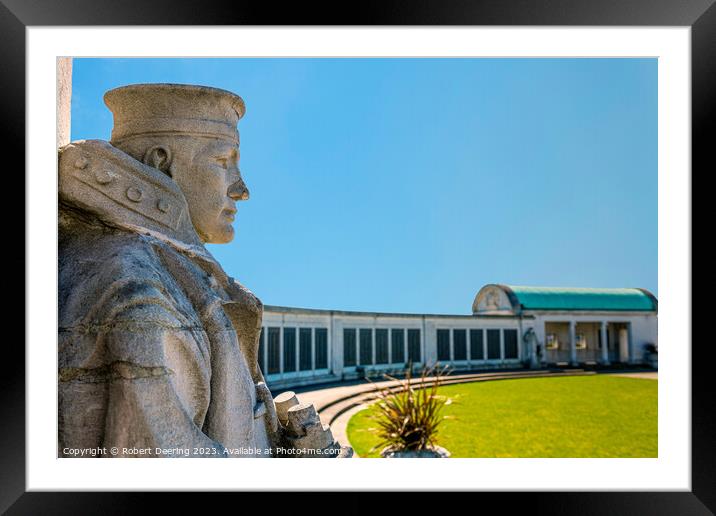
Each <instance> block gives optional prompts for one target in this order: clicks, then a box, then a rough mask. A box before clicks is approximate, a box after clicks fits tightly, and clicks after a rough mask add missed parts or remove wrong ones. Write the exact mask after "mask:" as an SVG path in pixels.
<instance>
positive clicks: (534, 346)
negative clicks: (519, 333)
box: [522, 328, 542, 369]
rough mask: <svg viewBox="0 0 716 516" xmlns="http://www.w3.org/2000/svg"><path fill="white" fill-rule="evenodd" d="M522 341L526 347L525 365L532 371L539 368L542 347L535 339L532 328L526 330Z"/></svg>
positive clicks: (535, 335)
mask: <svg viewBox="0 0 716 516" xmlns="http://www.w3.org/2000/svg"><path fill="white" fill-rule="evenodd" d="M522 340H523V341H524V342H525V344H526V347H527V353H526V356H527V357H528V359H527V365H528V366H529V367H531V368H532V369H536V368H538V367H540V366H541V364H542V345H541V344H540V343H539V340H538V339H537V334H536V333H535V330H534V328H528V329H527V331H526V332H525V334H524V336H523V338H522Z"/></svg>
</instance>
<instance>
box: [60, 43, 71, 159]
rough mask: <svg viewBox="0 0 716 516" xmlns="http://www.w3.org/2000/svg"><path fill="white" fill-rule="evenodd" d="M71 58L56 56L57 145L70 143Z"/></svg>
mask: <svg viewBox="0 0 716 516" xmlns="http://www.w3.org/2000/svg"><path fill="white" fill-rule="evenodd" d="M71 99H72V58H71V57H58V58H57V147H58V148H59V147H62V146H63V145H67V144H68V143H70V107H71V102H70V101H71Z"/></svg>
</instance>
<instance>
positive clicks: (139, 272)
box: [58, 84, 340, 457]
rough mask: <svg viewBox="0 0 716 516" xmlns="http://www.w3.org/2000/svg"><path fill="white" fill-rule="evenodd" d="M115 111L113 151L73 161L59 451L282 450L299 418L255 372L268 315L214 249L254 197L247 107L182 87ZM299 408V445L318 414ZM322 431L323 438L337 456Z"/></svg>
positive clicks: (233, 98)
mask: <svg viewBox="0 0 716 516" xmlns="http://www.w3.org/2000/svg"><path fill="white" fill-rule="evenodd" d="M104 100H105V103H106V104H107V106H108V107H109V109H110V110H111V111H112V113H113V114H114V128H113V130H112V138H111V141H110V142H105V141H99V140H89V141H80V142H75V143H72V144H69V145H67V146H65V147H63V148H62V149H61V150H60V158H59V174H60V177H59V400H58V402H59V436H58V439H59V454H60V456H77V455H78V452H77V451H76V450H77V449H91V448H103V452H101V454H102V453H103V454H105V455H106V456H119V457H122V456H135V455H140V456H142V455H143V456H167V455H170V456H176V455H180V454H186V455H190V456H202V457H227V456H241V457H252V456H264V457H265V456H277V455H280V453H277V448H278V447H279V446H281V445H283V444H285V443H286V442H287V441H286V435H288V434H286V430H287V427H286V426H285V425H288V422H289V419H288V416H286V417H285V418H283V421H284V424H282V422H281V421H280V420H279V417H278V416H277V411H276V405H275V403H274V400H273V398H272V396H271V393H270V391H269V389H268V387H267V386H266V383H265V380H264V377H263V374H262V372H261V370H260V368H259V366H258V363H257V356H258V344H259V338H260V330H261V320H262V314H263V306H262V304H261V301H259V299H258V298H257V297H256V296H255V295H254V294H252V293H251V292H250V291H249V290H248V289H246V288H245V287H243V286H242V285H241V284H239V283H238V282H237V281H236V280H234V279H233V278H231V277H230V276H228V275H227V274H226V273H225V272H224V270H223V269H222V267H221V265H219V263H218V262H217V261H216V260H215V259H214V257H213V256H212V255H211V254H210V253H209V252H208V251H207V249H206V248H205V247H204V244H206V243H227V242H230V241H231V240H232V239H233V237H234V229H233V227H232V223H233V222H234V216H235V214H236V211H237V208H236V203H237V202H238V201H245V200H247V199H248V198H249V191H248V188H247V187H246V184H245V183H244V181H243V179H242V177H241V174H240V171H239V133H238V131H237V128H236V126H237V123H238V121H239V119H240V118H241V117H242V116H243V115H244V111H245V108H244V102H243V100H242V99H241V98H240V97H239V96H237V95H235V94H233V93H230V92H228V91H224V90H219V89H215V88H207V87H201V86H187V85H172V84H144V85H131V86H125V87H121V88H117V89H114V90H111V91H109V92H107V93H106V94H105V96H104ZM291 404H292V407H291V411H290V412H289V415H290V414H293V415H292V416H291V417H292V418H293V420H294V423H293V424H292V427H291V432H289V434H290V435H291V436H293V437H294V438H296V436H299V437H300V434H301V428H303V427H302V426H301V425H299V424H298V423H295V421H302V420H303V419H305V420H306V421H310V422H312V424H313V423H315V421H314V420H315V419H316V418H317V416H316V415H315V414H314V412H315V410H313V407H312V406H306V404H299V403H298V402H297V401H296V400H295V398H291ZM293 405H295V407H293ZM288 409H289V407H284V411H286V410H288ZM300 410H302V411H303V412H306V414H307V415H303V416H302V415H301V414H302V413H301V414H299V413H298V412H297V411H300ZM304 416H305V417H304ZM302 417H303V419H301V418H302ZM314 426H315V424H314ZM321 429H322V430H323V434H322V437H321V439H319V440H318V441H316V440H314V441H315V442H319V441H320V442H321V443H322V444H321V448H326V447H330V448H331V449H333V450H339V449H340V446H339V445H337V443H334V442H333V439H332V438H330V439H328V440H327V434H326V432H328V433H330V430H326V429H324V428H323V427H321ZM314 433H316V432H315V431H314ZM319 433H320V432H319ZM294 441H295V439H294ZM327 442H330V443H331V444H330V446H327V445H326V443H327ZM303 444H305V445H307V446H309V447H310V446H311V445H312V443H311V442H304V443H303ZM115 452H116V453H115ZM165 452H166V453H165ZM336 455H337V453H334V454H333V456H336Z"/></svg>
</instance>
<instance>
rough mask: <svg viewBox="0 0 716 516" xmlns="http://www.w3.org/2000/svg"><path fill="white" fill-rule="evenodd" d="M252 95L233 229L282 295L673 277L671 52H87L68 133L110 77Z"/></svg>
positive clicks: (456, 305) (220, 250) (353, 297)
mask: <svg viewBox="0 0 716 516" xmlns="http://www.w3.org/2000/svg"><path fill="white" fill-rule="evenodd" d="M139 82H174V83H187V84H201V85H206V86H215V87H219V88H224V89H227V90H230V91H233V92H235V93H238V94H239V95H241V96H242V98H243V99H244V101H245V102H246V106H247V110H246V116H245V117H244V118H243V119H242V120H241V122H240V123H239V130H240V133H241V170H242V174H243V177H244V179H245V180H246V183H247V184H248V186H249V189H250V191H251V199H250V200H249V201H247V202H243V203H239V204H238V207H239V212H238V213H237V218H236V223H235V227H236V238H235V239H234V241H233V242H232V243H231V244H228V245H209V246H207V247H208V248H209V250H210V251H211V252H212V253H213V254H214V256H216V257H217V259H218V260H219V261H220V262H221V263H222V264H223V266H224V269H225V270H226V271H227V272H228V273H229V274H230V275H232V276H234V277H236V278H237V279H238V280H239V281H241V282H242V283H243V284H245V285H246V286H247V287H248V288H250V289H251V290H253V291H254V292H255V293H256V294H257V295H258V296H259V297H260V298H261V299H262V300H263V301H264V303H266V304H273V305H288V306H300V307H309V308H332V309H343V310H368V311H388V312H415V313H459V314H467V313H470V307H471V304H472V301H473V298H474V296H475V293H476V292H477V290H478V289H479V288H480V287H481V286H482V285H484V284H486V283H508V284H518V285H541V286H582V287H643V288H647V289H649V290H651V291H652V292H654V293H655V294H658V289H657V61H656V59H75V61H74V71H73V98H72V139H73V140H78V139H88V138H99V139H109V136H110V131H111V128H112V115H111V113H110V112H109V110H108V109H107V108H106V107H105V106H104V103H103V101H102V95H103V94H104V92H105V91H107V90H109V89H111V88H114V87H117V86H121V85H125V84H131V83H139Z"/></svg>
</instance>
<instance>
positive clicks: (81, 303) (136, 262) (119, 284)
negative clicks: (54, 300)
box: [58, 221, 190, 327]
mask: <svg viewBox="0 0 716 516" xmlns="http://www.w3.org/2000/svg"><path fill="white" fill-rule="evenodd" d="M159 246H161V244H159ZM163 253H164V254H166V253H176V251H173V250H172V249H171V248H170V247H169V246H164V247H163V248H161V249H160V248H159V247H158V244H157V242H156V241H153V240H152V239H148V238H146V237H144V236H143V235H141V234H137V233H133V232H130V231H123V230H118V229H112V228H106V227H101V226H99V227H97V226H92V225H88V224H85V223H81V225H78V224H77V222H76V221H75V224H74V225H70V226H69V227H68V226H65V227H64V228H63V227H61V229H60V253H59V256H60V260H59V269H58V273H59V278H58V280H59V281H58V289H59V292H58V294H59V316H60V326H68V327H69V326H75V325H77V324H79V323H80V322H81V321H84V322H88V321H91V322H92V323H105V322H108V321H109V320H111V319H112V318H113V317H115V316H116V315H117V314H121V313H126V312H127V310H128V309H131V310H132V314H133V315H132V317H135V318H139V319H147V318H155V319H157V320H159V319H162V320H163V321H164V322H166V321H167V320H176V321H184V320H185V319H186V318H187V316H188V315H187V310H189V309H190V305H189V304H188V303H187V302H186V301H185V300H184V299H183V296H182V294H181V291H180V289H179V288H178V287H177V286H176V281H175V278H174V277H173V275H172V273H171V271H170V270H168V269H167V267H166V266H165V264H164V261H163V259H162V254H163ZM176 254H178V253H176ZM168 314H169V315H168ZM160 315H161V317H160ZM150 316H151V317H150ZM177 324H179V322H177ZM182 324H183V322H182Z"/></svg>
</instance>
